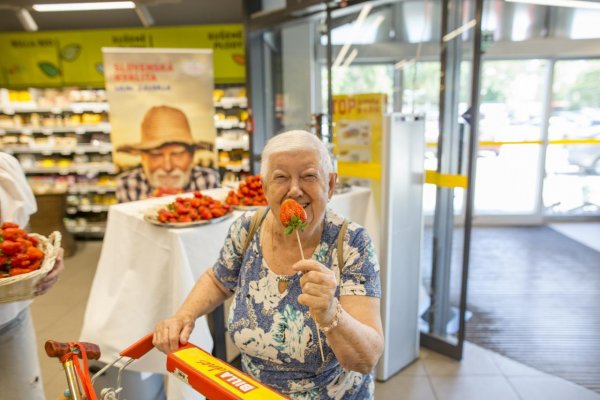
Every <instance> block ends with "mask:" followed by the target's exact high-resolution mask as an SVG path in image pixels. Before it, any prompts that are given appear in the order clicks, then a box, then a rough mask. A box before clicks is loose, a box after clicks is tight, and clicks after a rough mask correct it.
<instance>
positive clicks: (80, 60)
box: [0, 24, 246, 88]
mask: <svg viewBox="0 0 600 400" xmlns="http://www.w3.org/2000/svg"><path fill="white" fill-rule="evenodd" d="M102 47H153V48H193V49H198V48H201V49H212V50H213V60H214V72H215V82H216V83H243V82H245V75H246V69H245V55H244V30H243V26H242V25H240V24H227V25H202V26H181V27H156V28H130V29H97V30H84V31H51V32H26V33H0V54H2V57H0V86H2V87H9V88H21V87H58V86H78V87H104V70H103V65H102Z"/></svg>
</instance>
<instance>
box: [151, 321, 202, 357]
mask: <svg viewBox="0 0 600 400" xmlns="http://www.w3.org/2000/svg"><path fill="white" fill-rule="evenodd" d="M194 321H195V320H194V319H193V318H191V317H189V316H181V315H177V314H175V315H174V316H173V317H171V318H168V319H165V320H164V321H161V322H159V323H158V324H157V325H156V328H154V337H153V339H152V344H153V345H154V347H156V348H157V349H158V350H160V351H162V352H163V353H165V354H166V353H170V352H172V351H175V350H177V349H178V348H179V346H180V345H184V344H186V343H187V341H188V339H189V337H190V334H191V333H192V330H193V329H194Z"/></svg>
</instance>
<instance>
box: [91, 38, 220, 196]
mask: <svg viewBox="0 0 600 400" xmlns="http://www.w3.org/2000/svg"><path fill="white" fill-rule="evenodd" d="M102 52H103V55H104V68H105V71H104V72H105V76H106V92H107V96H108V103H109V105H110V123H111V142H112V144H113V161H114V163H115V166H116V169H117V171H118V172H121V174H120V175H119V176H118V177H117V187H118V188H119V191H118V193H117V198H118V199H119V201H130V200H139V199H142V198H146V197H152V196H156V195H160V194H167V193H177V192H178V191H182V190H197V189H203V188H204V187H203V186H204V183H205V181H206V180H207V179H211V178H210V176H212V174H211V172H212V171H210V170H209V168H214V167H215V165H216V151H215V140H216V130H215V126H214V107H213V99H212V92H213V87H214V80H213V79H214V76H213V60H212V50H210V49H205V50H201V49H145V48H126V49H124V48H104V49H102Z"/></svg>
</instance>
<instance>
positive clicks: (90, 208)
mask: <svg viewBox="0 0 600 400" xmlns="http://www.w3.org/2000/svg"><path fill="white" fill-rule="evenodd" d="M109 207H110V206H105V205H102V204H90V205H83V204H80V205H78V206H68V207H67V214H71V215H72V214H77V213H79V212H85V213H90V212H91V213H102V212H107V211H108V208H109Z"/></svg>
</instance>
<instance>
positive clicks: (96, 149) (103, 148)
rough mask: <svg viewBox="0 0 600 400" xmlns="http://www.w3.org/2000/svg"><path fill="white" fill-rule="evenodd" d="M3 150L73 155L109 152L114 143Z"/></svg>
mask: <svg viewBox="0 0 600 400" xmlns="http://www.w3.org/2000/svg"><path fill="white" fill-rule="evenodd" d="M2 150H3V151H5V152H7V153H9V154H41V155H45V156H49V155H52V154H61V155H71V154H89V153H99V154H109V153H110V152H111V151H112V144H110V143H106V144H102V145H93V144H79V145H77V146H76V147H71V148H64V147H62V148H61V147H57V146H52V147H44V146H4V148H3V149H2Z"/></svg>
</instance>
